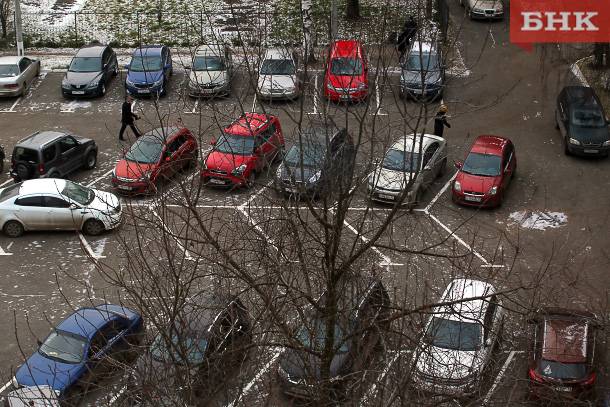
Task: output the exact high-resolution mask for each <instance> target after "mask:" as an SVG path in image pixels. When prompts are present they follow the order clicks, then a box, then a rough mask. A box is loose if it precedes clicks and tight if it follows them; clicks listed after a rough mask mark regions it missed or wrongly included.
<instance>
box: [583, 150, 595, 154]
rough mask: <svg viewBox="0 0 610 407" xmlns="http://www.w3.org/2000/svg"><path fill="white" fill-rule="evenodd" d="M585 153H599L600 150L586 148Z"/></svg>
mask: <svg viewBox="0 0 610 407" xmlns="http://www.w3.org/2000/svg"><path fill="white" fill-rule="evenodd" d="M584 152H585V154H597V153H599V150H584Z"/></svg>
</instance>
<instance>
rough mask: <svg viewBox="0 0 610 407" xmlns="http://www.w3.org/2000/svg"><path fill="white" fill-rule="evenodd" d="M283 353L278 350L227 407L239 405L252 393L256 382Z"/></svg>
mask: <svg viewBox="0 0 610 407" xmlns="http://www.w3.org/2000/svg"><path fill="white" fill-rule="evenodd" d="M282 352H283V351H282V349H281V348H278V349H277V350H276V351H275V353H274V354H273V356H272V357H271V359H269V361H268V362H267V363H266V364H265V365H264V366H263V367H262V368H261V369H260V370H259V371H258V372H257V373H256V375H254V377H253V378H252V380H250V382H248V384H246V385H245V386H244V389H243V390H242V391H241V393H240V394H239V395H238V396H237V398H236V399H235V400H233V401H232V402H230V403H229V404H227V406H226V407H235V406H236V405H237V404H238V403H239V401H240V400H241V398H242V397H243V396H245V395H246V394H248V393H249V392H250V390H251V389H252V387H253V386H254V385H255V384H256V382H258V380H259V379H260V378H261V376H262V375H264V374H265V372H267V370H269V368H271V366H273V364H274V363H275V361H276V360H277V358H279V357H280V355H281V354H282Z"/></svg>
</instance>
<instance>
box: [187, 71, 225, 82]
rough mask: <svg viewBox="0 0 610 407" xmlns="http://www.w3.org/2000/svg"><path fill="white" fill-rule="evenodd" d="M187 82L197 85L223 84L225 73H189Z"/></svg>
mask: <svg viewBox="0 0 610 407" xmlns="http://www.w3.org/2000/svg"><path fill="white" fill-rule="evenodd" d="M189 80H190V81H191V83H195V84H197V85H207V84H210V83H223V82H225V81H226V80H227V71H191V73H190V74H189Z"/></svg>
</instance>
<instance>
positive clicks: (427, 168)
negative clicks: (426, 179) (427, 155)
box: [424, 165, 432, 171]
mask: <svg viewBox="0 0 610 407" xmlns="http://www.w3.org/2000/svg"><path fill="white" fill-rule="evenodd" d="M431 169H432V167H430V166H429V165H426V166H425V167H424V171H430V170H431Z"/></svg>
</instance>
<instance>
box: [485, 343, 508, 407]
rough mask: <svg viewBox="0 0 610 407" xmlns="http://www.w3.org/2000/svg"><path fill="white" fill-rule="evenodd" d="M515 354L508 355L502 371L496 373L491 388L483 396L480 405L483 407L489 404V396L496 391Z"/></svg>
mask: <svg viewBox="0 0 610 407" xmlns="http://www.w3.org/2000/svg"><path fill="white" fill-rule="evenodd" d="M516 353H517V351H511V352H510V354H509V355H508V357H507V358H506V361H505V362H504V365H502V369H500V372H499V373H498V376H497V377H496V380H494V383H493V385H492V386H491V388H490V389H489V391H488V392H487V394H486V395H485V398H484V399H483V403H482V405H483V406H484V405H486V404H487V403H488V402H489V400H490V399H491V396H492V395H493V394H494V391H496V388H497V387H498V385H499V384H500V382H501V381H502V376H504V373H506V369H508V365H510V362H512V361H513V358H514V357H515V354H516Z"/></svg>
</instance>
